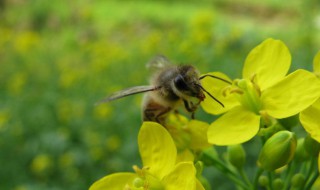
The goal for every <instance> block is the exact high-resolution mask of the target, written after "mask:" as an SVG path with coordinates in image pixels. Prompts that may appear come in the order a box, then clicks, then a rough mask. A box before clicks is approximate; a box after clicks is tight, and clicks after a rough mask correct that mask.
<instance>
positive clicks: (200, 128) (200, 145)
mask: <svg viewBox="0 0 320 190" xmlns="http://www.w3.org/2000/svg"><path fill="white" fill-rule="evenodd" d="M208 128H209V124H208V123H206V122H203V121H198V120H191V121H190V122H189V123H188V124H187V130H188V131H189V132H190V137H191V141H190V142H191V144H190V148H191V149H193V150H199V149H204V148H207V147H210V146H211V144H209V143H208V138H207V131H208Z"/></svg>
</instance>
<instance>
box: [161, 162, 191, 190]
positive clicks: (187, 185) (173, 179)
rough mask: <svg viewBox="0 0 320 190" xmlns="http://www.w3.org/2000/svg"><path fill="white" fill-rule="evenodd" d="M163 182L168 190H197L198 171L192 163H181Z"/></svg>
mask: <svg viewBox="0 0 320 190" xmlns="http://www.w3.org/2000/svg"><path fill="white" fill-rule="evenodd" d="M162 182H163V184H164V185H165V189H166V190H176V189H184V190H195V189H196V169H195V167H194V165H193V163H192V162H180V163H179V164H177V165H176V167H175V168H174V169H173V171H172V172H171V173H170V174H169V175H167V176H165V177H164V179H163V180H162Z"/></svg>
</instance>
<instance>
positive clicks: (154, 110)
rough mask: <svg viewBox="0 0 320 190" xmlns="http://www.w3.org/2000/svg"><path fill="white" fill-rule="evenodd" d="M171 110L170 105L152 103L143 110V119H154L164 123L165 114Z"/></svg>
mask: <svg viewBox="0 0 320 190" xmlns="http://www.w3.org/2000/svg"><path fill="white" fill-rule="evenodd" d="M170 110H171V108H170V107H163V106H160V105H158V104H154V105H152V107H151V106H149V107H147V108H146V109H144V110H143V121H155V122H157V123H160V124H162V125H163V124H164V121H165V114H166V113H168V112H169V111H170Z"/></svg>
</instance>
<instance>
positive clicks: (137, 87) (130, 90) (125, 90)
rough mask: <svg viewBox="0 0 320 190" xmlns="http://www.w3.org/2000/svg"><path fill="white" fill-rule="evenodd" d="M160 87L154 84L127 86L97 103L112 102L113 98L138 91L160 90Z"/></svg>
mask: <svg viewBox="0 0 320 190" xmlns="http://www.w3.org/2000/svg"><path fill="white" fill-rule="evenodd" d="M159 88H160V87H154V86H135V87H131V88H127V89H124V90H121V91H118V92H115V93H113V94H111V95H110V96H108V97H106V98H104V99H102V100H100V101H99V102H97V103H96V105H98V104H101V103H105V102H110V101H112V100H116V99H119V98H122V97H125V96H130V95H133V94H138V93H143V92H148V91H154V90H158V89H159Z"/></svg>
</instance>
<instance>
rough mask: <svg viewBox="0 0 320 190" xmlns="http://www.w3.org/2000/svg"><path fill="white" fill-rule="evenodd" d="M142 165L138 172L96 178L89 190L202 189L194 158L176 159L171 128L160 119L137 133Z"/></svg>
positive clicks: (143, 125)
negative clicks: (187, 160) (190, 160)
mask: <svg viewBox="0 0 320 190" xmlns="http://www.w3.org/2000/svg"><path fill="white" fill-rule="evenodd" d="M138 144H139V151H140V155H141V159H142V163H143V168H142V169H139V168H138V167H137V166H134V167H133V168H134V170H135V172H136V173H129V172H123V173H115V174H111V175H107V176H105V177H103V178H102V179H100V180H98V181H96V182H95V183H94V184H93V185H92V186H91V187H90V190H104V189H113V190H123V189H125V190H131V189H132V190H133V189H135V190H138V189H139V190H143V189H148V190H161V189H163V190H164V189H166V190H176V189H186V190H188V189H190V190H196V189H203V190H204V188H203V186H202V185H201V183H200V182H199V181H198V180H197V179H196V169H195V167H194V165H193V163H192V162H179V163H176V158H177V149H176V146H175V144H174V142H173V140H172V138H171V136H170V134H169V133H168V131H167V130H166V129H165V128H164V127H163V126H161V125H160V124H158V123H154V122H144V123H143V124H142V127H141V129H140V132H139V135H138Z"/></svg>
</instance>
